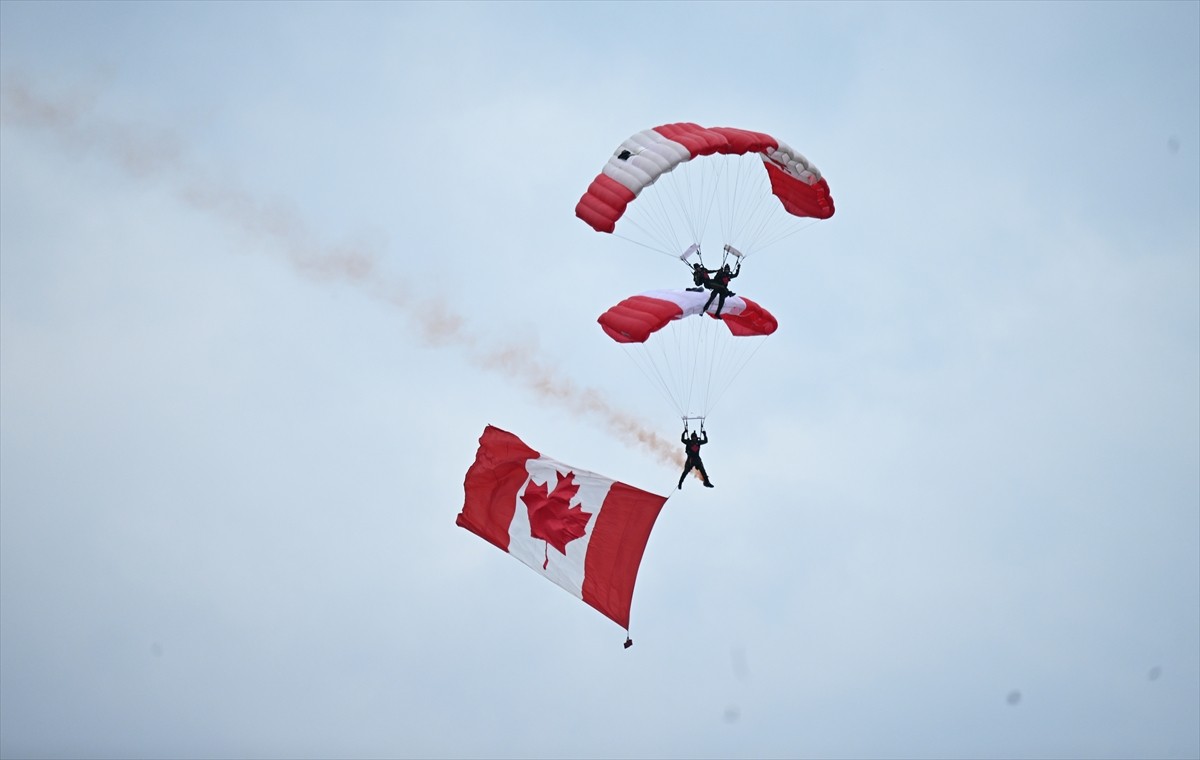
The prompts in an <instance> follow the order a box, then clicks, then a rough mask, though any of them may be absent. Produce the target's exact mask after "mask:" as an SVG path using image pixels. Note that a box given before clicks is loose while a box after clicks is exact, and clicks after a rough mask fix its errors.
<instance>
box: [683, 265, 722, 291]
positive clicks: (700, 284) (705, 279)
mask: <svg viewBox="0 0 1200 760" xmlns="http://www.w3.org/2000/svg"><path fill="white" fill-rule="evenodd" d="M716 271H717V270H715V269H705V268H704V267H703V266H701V265H700V264H692V282H693V283H694V284H695V285H696V287H694V288H688V290H691V291H694V292H696V293H699V292H701V291H703V290H704V289H705V288H711V287H712V278H711V277H709V275H711V274H714V273H716Z"/></svg>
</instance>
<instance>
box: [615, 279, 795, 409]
mask: <svg viewBox="0 0 1200 760" xmlns="http://www.w3.org/2000/svg"><path fill="white" fill-rule="evenodd" d="M709 296H710V291H707V290H705V291H700V292H697V291H692V290H652V291H648V292H646V293H641V294H639V295H636V296H631V297H629V298H626V299H625V300H623V301H621V302H620V303H618V304H617V305H616V306H613V307H612V308H611V309H609V310H608V311H606V312H604V313H603V314H601V315H600V318H599V319H598V320H597V321H598V322H599V323H600V327H601V328H602V329H603V330H604V332H605V334H607V335H608V336H609V337H610V338H612V339H613V340H614V341H616V342H617V343H620V344H623V346H624V347H625V348H626V350H627V353H628V355H629V357H630V359H632V360H633V362H634V364H636V365H637V366H638V368H639V369H641V371H642V373H643V374H644V375H645V376H646V377H647V378H648V379H649V380H650V381H651V382H652V383H653V384H654V385H655V386H656V387H657V388H658V389H659V391H660V392H662V394H663V395H664V396H665V397H666V398H667V399H669V400H670V401H671V403H672V404H673V405H674V406H675V410H676V412H677V413H678V414H679V416H680V417H684V418H692V417H701V418H703V417H707V416H708V414H709V412H710V411H711V410H712V408H713V407H714V406H715V405H716V403H717V402H718V401H719V400H720V398H721V396H722V395H724V393H725V391H727V390H728V389H729V388H730V386H731V385H733V382H734V380H735V379H737V376H738V375H739V374H740V373H741V371H742V369H743V368H744V367H745V366H746V364H747V362H749V361H750V358H751V357H752V356H753V355H754V353H755V352H756V351H757V350H758V348H759V346H760V345H761V344H762V341H763V340H764V339H765V338H766V336H768V335H770V334H771V333H773V332H775V329H776V328H777V327H778V326H779V323H778V322H777V321H776V320H775V317H774V316H773V315H772V314H771V312H769V311H767V310H766V309H764V308H763V307H762V306H759V305H758V304H757V303H755V302H754V301H751V300H750V299H749V298H745V297H743V296H739V295H733V296H729V297H728V298H726V299H725V305H724V307H722V309H721V316H720V317H719V318H714V312H715V311H716V308H717V302H716V301H713V302H712V303H711V304H709V303H708V299H709ZM706 307H707V308H706ZM706 317H707V318H706Z"/></svg>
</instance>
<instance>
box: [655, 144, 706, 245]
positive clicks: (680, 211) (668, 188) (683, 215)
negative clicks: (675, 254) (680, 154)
mask: <svg viewBox="0 0 1200 760" xmlns="http://www.w3.org/2000/svg"><path fill="white" fill-rule="evenodd" d="M684 166H686V164H685V165H684ZM686 179H687V177H686V172H680V171H679V167H676V169H675V170H673V171H670V172H667V173H666V174H664V175H662V176H660V177H659V178H658V181H657V182H655V183H654V184H655V186H660V185H661V187H660V189H659V191H658V192H657V193H654V199H655V200H656V201H657V204H658V208H659V209H660V210H661V213H662V215H663V217H664V218H665V219H667V220H671V219H673V218H674V217H676V216H678V217H679V218H680V219H681V220H682V221H683V223H684V225H685V226H686V227H687V232H688V234H690V235H691V237H692V239H693V240H695V241H697V242H698V241H699V240H700V239H701V235H700V234H699V230H697V228H696V219H695V214H693V213H691V206H690V204H689V200H690V195H691V193H690V187H689V185H688V183H687V181H686ZM664 180H665V181H664ZM668 201H670V202H671V204H672V205H673V207H674V210H673V211H672V210H671V209H668V208H667V202H668ZM680 250H681V251H682V250H683V249H682V248H680Z"/></svg>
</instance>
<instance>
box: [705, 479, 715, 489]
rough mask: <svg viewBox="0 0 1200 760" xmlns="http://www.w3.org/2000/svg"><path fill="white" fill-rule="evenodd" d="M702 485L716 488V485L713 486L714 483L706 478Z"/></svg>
mask: <svg viewBox="0 0 1200 760" xmlns="http://www.w3.org/2000/svg"><path fill="white" fill-rule="evenodd" d="M704 487H705V488H716V486H714V485H713V484H712V481H711V480H706V481H704Z"/></svg>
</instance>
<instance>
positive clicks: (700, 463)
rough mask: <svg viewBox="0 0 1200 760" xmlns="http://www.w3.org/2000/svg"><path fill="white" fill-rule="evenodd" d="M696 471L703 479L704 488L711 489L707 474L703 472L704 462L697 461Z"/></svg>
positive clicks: (711, 485)
mask: <svg viewBox="0 0 1200 760" xmlns="http://www.w3.org/2000/svg"><path fill="white" fill-rule="evenodd" d="M696 469H697V470H699V471H700V477H702V478H704V485H705V487H706V488H712V487H713V484H712V481H711V480H709V479H708V473H707V472H706V471H705V470H704V462H700V461H697V462H696Z"/></svg>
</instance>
